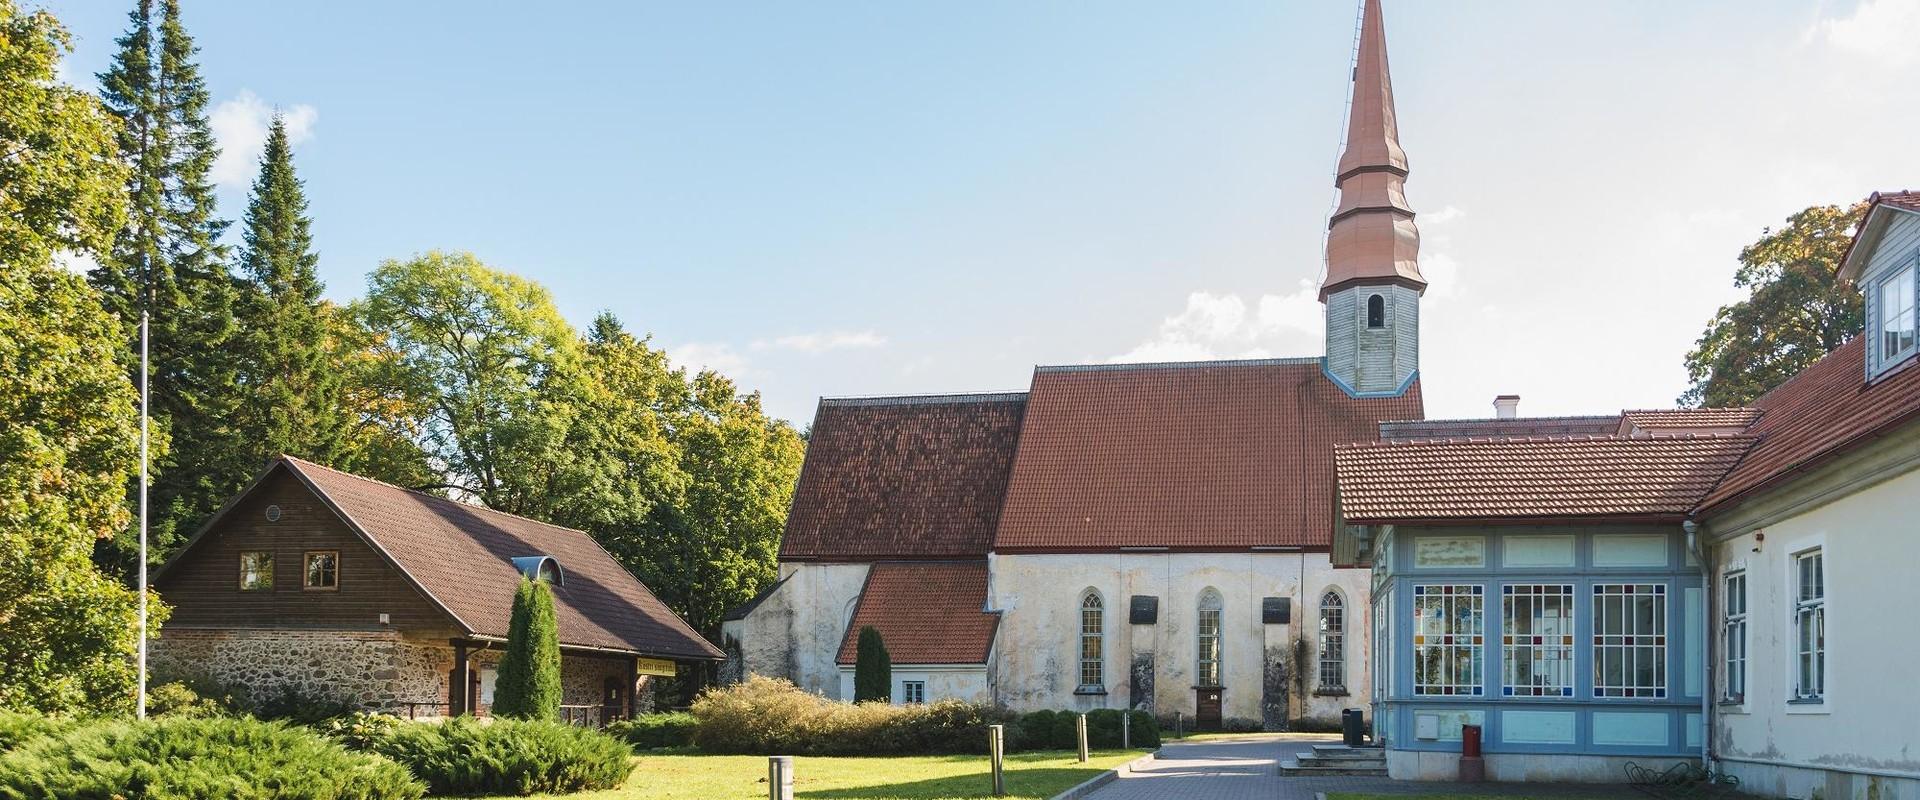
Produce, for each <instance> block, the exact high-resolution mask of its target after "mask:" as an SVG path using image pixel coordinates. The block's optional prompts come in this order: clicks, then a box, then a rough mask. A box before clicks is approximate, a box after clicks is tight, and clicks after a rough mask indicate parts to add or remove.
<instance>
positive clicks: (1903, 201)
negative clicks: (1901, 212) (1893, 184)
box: [1874, 191, 1920, 211]
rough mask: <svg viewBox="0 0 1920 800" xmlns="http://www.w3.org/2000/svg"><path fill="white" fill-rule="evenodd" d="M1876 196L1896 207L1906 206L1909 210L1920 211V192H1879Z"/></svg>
mask: <svg viewBox="0 0 1920 800" xmlns="http://www.w3.org/2000/svg"><path fill="white" fill-rule="evenodd" d="M1874 197H1875V198H1878V199H1879V201H1880V202H1882V203H1886V204H1887V205H1890V206H1893V207H1895V208H1904V209H1906V210H1908V211H1920V192H1915V191H1901V192H1877V193H1875V194H1874Z"/></svg>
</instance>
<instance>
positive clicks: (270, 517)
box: [267, 506, 280, 522]
mask: <svg viewBox="0 0 1920 800" xmlns="http://www.w3.org/2000/svg"><path fill="white" fill-rule="evenodd" d="M267 521H268V522H279V521H280V507H279V506H267Z"/></svg>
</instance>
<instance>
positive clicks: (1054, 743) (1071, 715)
mask: <svg viewBox="0 0 1920 800" xmlns="http://www.w3.org/2000/svg"><path fill="white" fill-rule="evenodd" d="M1079 716H1080V714H1079V712H1076V711H1062V712H1060V713H1058V714H1055V715H1054V716H1053V735H1052V736H1049V737H1047V749H1048V750H1074V749H1078V748H1079V747H1080V731H1079V728H1078V723H1076V722H1074V720H1076V719H1078V718H1079Z"/></svg>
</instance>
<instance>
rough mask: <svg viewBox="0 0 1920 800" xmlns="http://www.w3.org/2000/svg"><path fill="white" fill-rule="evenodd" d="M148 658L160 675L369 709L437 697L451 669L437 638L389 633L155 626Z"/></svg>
mask: <svg viewBox="0 0 1920 800" xmlns="http://www.w3.org/2000/svg"><path fill="white" fill-rule="evenodd" d="M152 657H153V670H154V674H155V675H156V676H157V677H159V678H160V679H162V680H165V679H168V678H172V677H178V678H189V677H193V678H198V677H204V678H207V679H210V680H212V681H214V682H216V683H219V684H221V685H223V686H231V687H240V688H244V689H245V690H246V691H248V692H250V693H252V695H253V696H255V697H260V696H264V695H269V694H273V693H276V692H278V691H280V687H282V686H291V687H292V688H293V689H294V691H296V692H298V693H300V694H301V695H303V696H308V697H315V698H328V699H333V700H338V701H340V702H344V703H348V704H351V705H354V706H356V707H359V708H364V709H369V710H402V704H404V703H406V702H409V701H411V702H420V703H444V702H446V699H447V674H448V672H449V671H451V670H452V669H453V650H452V648H451V647H449V646H448V645H447V644H446V643H445V642H430V641H420V640H412V639H407V638H405V637H403V636H401V635H400V634H398V633H395V632H390V631H337V630H273V629H262V628H231V629H220V630H213V629H194V628H163V629H162V630H161V634H160V639H159V640H158V641H156V642H154V646H153V653H152ZM423 711H424V709H423Z"/></svg>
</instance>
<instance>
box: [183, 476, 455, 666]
mask: <svg viewBox="0 0 1920 800" xmlns="http://www.w3.org/2000/svg"><path fill="white" fill-rule="evenodd" d="M269 505H277V506H279V507H280V519H279V521H277V522H269V521H267V517H266V509H267V506H269ZM255 550H260V551H267V552H271V553H273V572H274V575H273V590H272V591H249V592H243V591H240V554H241V553H242V552H245V551H255ZM309 550H338V551H339V552H340V561H339V564H340V583H339V589H338V590H335V591H307V590H304V589H303V588H302V583H303V581H302V575H301V566H302V559H303V557H304V556H305V554H306V552H307V551H309ZM154 588H155V590H156V591H158V592H159V593H160V597H161V599H163V600H165V601H166V602H167V604H168V605H171V606H172V607H173V615H172V617H171V618H169V619H168V621H167V623H166V624H167V625H168V626H180V627H195V628H209V627H212V628H230V627H243V628H248V627H251V628H344V629H355V630H397V631H400V632H402V633H408V634H418V635H423V636H436V637H438V636H451V635H454V634H455V633H457V631H455V624H454V622H453V620H452V618H451V617H449V616H448V615H447V614H446V613H445V612H443V611H441V610H440V609H439V608H438V607H436V606H435V605H434V604H433V603H431V602H430V601H428V600H427V599H426V597H425V596H423V595H422V594H421V593H420V592H419V590H417V589H415V588H414V586H413V584H412V583H411V582H409V581H408V580H407V578H406V577H405V576H404V575H402V574H401V573H400V571H399V570H397V569H395V568H394V567H393V565H392V564H390V563H388V561H387V560H386V558H385V557H383V556H381V555H380V554H379V553H378V552H375V551H374V550H373V548H371V547H369V546H367V544H366V542H365V541H364V540H362V539H361V538H360V537H359V536H358V535H357V534H355V533H354V532H353V531H352V530H351V529H349V528H348V527H347V526H346V523H344V522H342V521H341V520H340V518H339V517H338V516H336V515H335V514H334V513H333V511H332V510H330V509H329V508H328V507H327V505H326V504H325V503H324V502H322V501H321V500H320V498H319V497H317V496H315V495H314V494H313V493H312V492H311V491H309V490H308V489H307V488H306V486H305V484H303V483H301V482H300V480H299V479H298V478H296V477H294V476H293V475H292V474H290V473H288V472H287V471H286V470H284V469H280V470H275V471H274V473H273V474H272V475H270V476H268V477H267V479H266V480H265V481H263V482H261V484H260V485H259V486H258V487H256V488H255V489H254V491H253V493H252V494H251V495H250V496H248V497H246V498H244V499H242V500H241V501H240V503H239V504H238V505H237V506H235V507H234V509H233V511H232V512H231V513H229V514H228V515H227V517H226V518H225V519H224V520H222V521H221V522H220V523H219V524H218V525H217V526H216V527H215V528H214V529H213V530H210V531H208V532H207V535H206V536H204V537H202V538H201V539H200V540H199V541H198V542H196V543H195V544H194V545H193V547H192V549H191V550H189V551H187V552H186V553H185V554H184V555H183V556H181V557H180V559H179V561H178V562H176V563H174V564H173V565H172V566H170V567H168V569H167V571H166V572H165V573H164V574H162V575H161V576H159V578H157V579H156V580H155V582H154ZM383 613H384V614H387V615H388V619H389V621H390V622H389V624H387V625H381V624H380V615H381V614H383Z"/></svg>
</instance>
